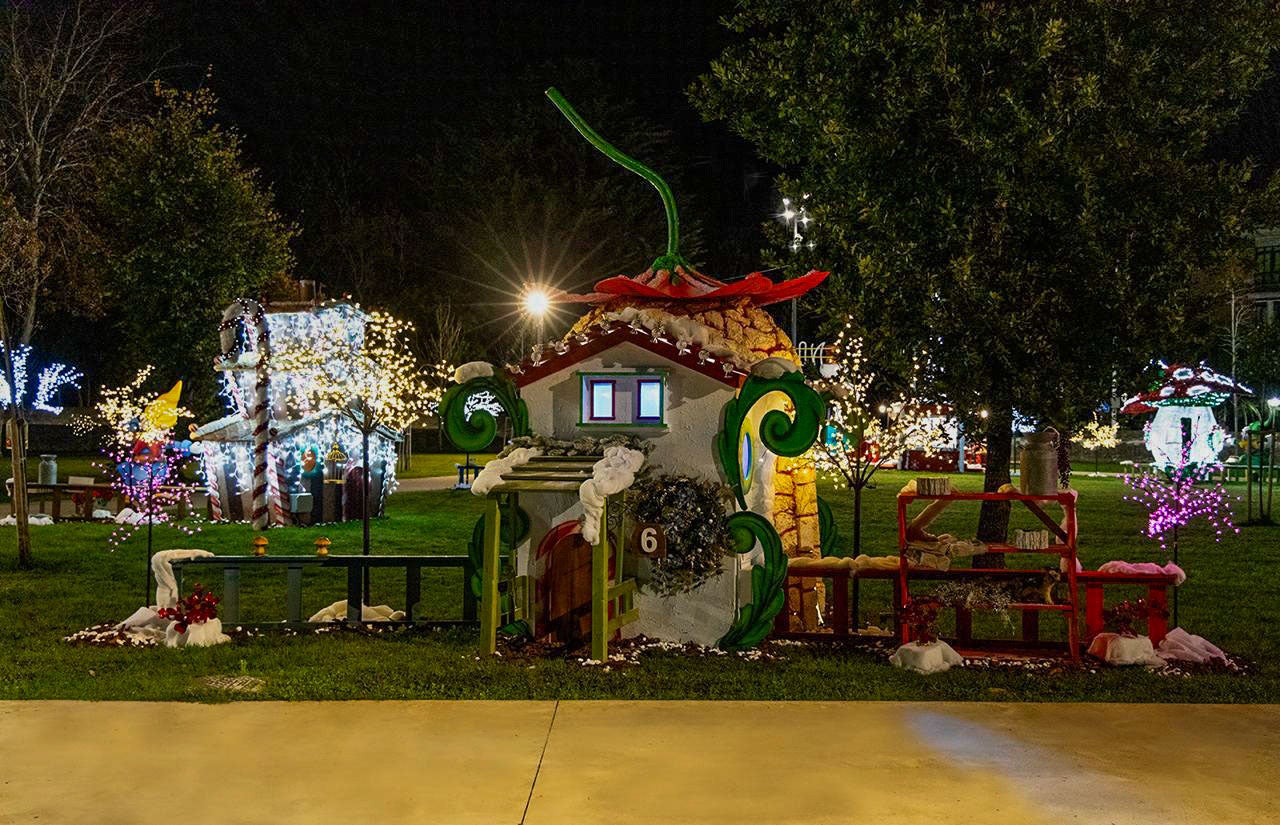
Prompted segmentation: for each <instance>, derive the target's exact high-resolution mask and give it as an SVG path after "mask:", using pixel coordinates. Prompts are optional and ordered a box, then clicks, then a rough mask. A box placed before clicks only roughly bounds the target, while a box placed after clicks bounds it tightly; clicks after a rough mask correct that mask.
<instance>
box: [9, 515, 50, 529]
mask: <svg viewBox="0 0 1280 825" xmlns="http://www.w3.org/2000/svg"><path fill="white" fill-rule="evenodd" d="M17 523H18V520H17V519H16V518H14V517H13V516H5V517H4V518H0V527H13V526H14V525H15V524H17ZM27 524H30V525H31V526H32V527H45V526H46V525H49V524H53V516H51V515H49V514H48V513H30V514H28V515H27Z"/></svg>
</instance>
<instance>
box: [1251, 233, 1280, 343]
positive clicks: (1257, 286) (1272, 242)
mask: <svg viewBox="0 0 1280 825" xmlns="http://www.w3.org/2000/svg"><path fill="white" fill-rule="evenodd" d="M1254 243H1255V247H1256V251H1257V260H1258V266H1257V269H1256V270H1255V273H1254V281H1253V291H1252V292H1250V293H1249V298H1250V299H1251V300H1252V301H1253V304H1254V306H1255V307H1256V308H1257V312H1258V315H1257V318H1258V320H1259V321H1274V320H1276V318H1277V317H1278V316H1280V229H1268V230H1265V231H1262V232H1259V233H1258V234H1257V235H1255V236H1254Z"/></svg>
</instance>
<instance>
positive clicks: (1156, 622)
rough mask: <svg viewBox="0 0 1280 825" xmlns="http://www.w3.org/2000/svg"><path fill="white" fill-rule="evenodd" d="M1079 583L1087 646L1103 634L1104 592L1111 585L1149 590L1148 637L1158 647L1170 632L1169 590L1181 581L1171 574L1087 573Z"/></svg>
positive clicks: (1096, 571)
mask: <svg viewBox="0 0 1280 825" xmlns="http://www.w3.org/2000/svg"><path fill="white" fill-rule="evenodd" d="M1076 581H1078V582H1080V584H1082V585H1084V639H1083V641H1084V643H1085V644H1086V645H1087V644H1088V643H1089V642H1090V641H1092V640H1093V637H1094V636H1097V635H1098V634H1099V633H1101V632H1102V631H1103V628H1104V627H1105V621H1104V619H1103V606H1104V602H1103V599H1104V596H1105V593H1104V589H1105V588H1106V587H1107V586H1108V585H1117V586H1124V585H1129V586H1142V587H1146V588H1147V635H1148V636H1149V637H1151V644H1152V645H1156V646H1158V645H1159V644H1160V643H1161V642H1162V641H1164V637H1165V636H1166V635H1167V634H1168V632H1169V620H1168V618H1167V617H1166V616H1165V609H1166V608H1167V607H1168V604H1169V588H1170V587H1174V586H1175V584H1176V582H1177V578H1176V577H1175V576H1173V575H1171V574H1169V573H1103V572H1101V571H1099V570H1086V571H1084V572H1081V573H1077V574H1076Z"/></svg>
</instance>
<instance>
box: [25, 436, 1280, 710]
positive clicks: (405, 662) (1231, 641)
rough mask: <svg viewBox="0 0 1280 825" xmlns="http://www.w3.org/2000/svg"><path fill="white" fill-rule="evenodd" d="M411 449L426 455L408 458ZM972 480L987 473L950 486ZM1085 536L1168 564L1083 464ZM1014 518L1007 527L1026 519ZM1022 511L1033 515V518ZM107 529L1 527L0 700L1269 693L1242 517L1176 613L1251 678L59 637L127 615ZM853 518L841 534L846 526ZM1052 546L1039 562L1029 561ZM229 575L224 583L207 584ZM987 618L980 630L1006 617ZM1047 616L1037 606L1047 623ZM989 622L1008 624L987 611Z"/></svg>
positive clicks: (1200, 569) (251, 574) (465, 517)
mask: <svg viewBox="0 0 1280 825" xmlns="http://www.w3.org/2000/svg"><path fill="white" fill-rule="evenodd" d="M418 458H419V459H421V458H422V456H419V457H418ZM907 477H908V476H906V475H905V474H900V473H885V474H884V475H883V476H882V477H881V480H880V485H879V486H878V487H877V489H875V490H872V491H870V492H869V494H868V495H867V496H866V498H865V502H864V504H865V520H864V533H863V540H864V550H865V551H866V552H871V553H891V552H893V551H894V547H895V541H896V538H895V537H896V519H895V511H894V503H893V501H894V500H893V495H894V493H895V492H896V491H897V489H898V488H899V487H900V486H901V484H902V483H903V482H904V481H905V480H906V478H907ZM958 483H959V484H962V485H964V486H966V487H977V486H978V485H980V484H981V479H980V478H979V477H978V476H969V477H966V478H965V479H963V480H961V481H959V482H958ZM1078 487H1079V489H1080V493H1081V496H1080V518H1081V529H1080V540H1081V550H1082V557H1083V561H1084V563H1085V565H1086V566H1087V567H1096V566H1097V565H1098V564H1099V563H1101V562H1103V561H1106V560H1108V559H1112V558H1126V559H1129V560H1132V561H1140V560H1159V559H1160V554H1159V551H1158V547H1157V546H1155V545H1153V544H1152V543H1150V542H1148V541H1146V540H1145V539H1143V538H1141V537H1140V536H1139V535H1138V531H1139V529H1140V528H1141V526H1142V524H1143V518H1144V517H1143V514H1142V513H1141V512H1140V511H1139V509H1138V508H1137V507H1136V506H1135V505H1132V504H1129V503H1127V502H1124V501H1122V500H1121V492H1122V490H1123V487H1122V485H1121V484H1120V482H1119V481H1117V480H1114V479H1087V478H1083V479H1079V480H1078ZM825 495H826V496H827V497H828V498H830V499H831V500H832V501H833V502H834V503H835V504H836V505H837V508H838V513H839V517H840V523H841V526H842V528H847V525H849V523H850V521H851V511H850V507H849V504H848V501H847V498H846V497H843V496H841V494H838V493H835V492H833V491H831V490H826V491H825ZM480 509H481V508H480V502H479V501H478V500H477V499H475V498H473V497H472V496H470V495H469V494H466V493H454V492H438V493H402V494H397V495H396V496H394V497H393V498H392V499H391V504H390V508H389V516H388V517H387V518H386V519H382V520H380V521H378V522H377V523H376V524H375V525H374V534H373V535H374V542H375V552H380V553H461V552H464V549H463V548H464V545H465V541H466V538H467V536H468V535H469V534H470V531H471V527H472V525H473V523H474V521H475V519H476V518H477V517H478V516H479V514H480ZM975 521H976V508H975V509H969V510H963V509H961V505H956V506H954V507H953V508H952V510H951V511H949V512H948V513H946V514H944V516H943V517H942V518H940V519H939V520H938V521H937V522H935V524H936V525H937V526H938V527H939V528H941V529H943V530H949V531H951V532H954V533H956V534H957V535H970V534H972V531H973V525H974V523H975ZM1020 523H1023V522H1020V521H1019V522H1015V525H1016V524H1020ZM1026 523H1027V524H1029V523H1030V522H1026ZM111 529H112V528H111V527H110V526H105V525H96V524H60V525H56V526H53V527H41V528H37V529H35V530H33V535H34V543H35V556H36V568H35V569H34V570H29V571H19V570H17V569H16V563H15V551H14V547H13V533H12V531H11V530H4V531H0V698H6V699H9V698H65V699H153V700H159V699H186V700H202V701H219V700H223V699H226V698H230V697H229V696H228V695H227V694H224V693H220V692H216V691H213V690H210V689H208V688H205V687H202V686H201V683H200V681H199V679H200V677H202V676H207V675H239V674H247V675H251V676H256V677H259V678H261V679H263V680H265V686H264V687H263V690H262V691H261V692H260V693H257V694H252V698H262V699H356V698H409V697H415V698H646V699H651V698H700V699H708V698H710V699H976V700H1012V699H1022V700H1034V701H1040V700H1055V701H1056V700H1067V701H1080V700H1098V701H1195V702H1201V701H1203V702H1262V701H1277V700H1280V666H1278V665H1277V664H1276V663H1275V662H1276V659H1277V656H1278V655H1280V631H1277V625H1278V624H1280V584H1277V579H1276V576H1275V574H1274V572H1273V571H1275V570H1276V568H1277V563H1280V528H1261V527H1254V528H1245V529H1244V531H1243V532H1242V533H1241V535H1239V536H1232V537H1230V538H1227V539H1225V540H1224V541H1223V542H1222V543H1221V544H1214V542H1213V541H1212V540H1211V539H1209V538H1208V537H1206V536H1204V535H1203V532H1202V531H1201V530H1198V529H1192V530H1189V531H1187V532H1188V533H1189V535H1186V536H1185V539H1184V543H1183V552H1182V561H1183V565H1184V567H1186V569H1187V570H1188V572H1189V574H1190V578H1189V580H1188V581H1187V583H1186V585H1185V586H1184V587H1183V588H1182V590H1181V612H1182V623H1183V625H1184V626H1186V627H1187V628H1188V629H1189V630H1191V631H1192V632H1196V633H1200V634H1202V635H1204V636H1206V637H1207V638H1209V639H1210V640H1211V641H1213V642H1215V643H1217V644H1219V645H1220V646H1222V647H1224V648H1226V649H1227V650H1229V651H1231V652H1233V653H1236V654H1239V655H1243V656H1245V657H1247V658H1249V659H1251V660H1253V661H1255V662H1257V663H1258V665H1257V668H1256V670H1255V672H1253V673H1252V674H1250V675H1247V676H1236V675H1226V674H1209V675H1197V676H1191V677H1177V678H1171V677H1166V676H1159V675H1156V674H1152V673H1148V672H1145V671H1142V670H1133V669H1124V670H1120V669H1114V670H1111V669H1103V668H1098V669H1097V672H1095V673H1090V672H1088V671H1087V670H1086V671H1082V672H1067V673H1062V674H1055V675H1045V674H1034V675H1033V674H1028V673H1021V672H1017V673H1014V672H997V671H984V670H976V669H975V670H964V669H959V670H953V671H951V672H949V673H946V674H941V675H938V676H933V677H920V676H917V675H914V674H910V673H905V672H902V671H898V670H896V669H894V668H892V667H890V666H889V665H888V664H887V663H886V662H885V661H884V660H883V658H881V657H879V656H876V655H874V654H872V653H869V652H864V651H862V650H853V649H836V648H828V647H824V646H795V645H786V646H777V647H775V648H773V650H772V652H773V654H775V656H776V658H771V659H767V660H764V661H749V660H747V659H745V658H743V657H740V656H708V657H700V656H684V655H679V654H646V655H645V656H643V657H642V658H641V662H640V664H639V665H637V666H634V667H627V668H619V669H613V670H611V671H610V672H604V671H603V670H602V669H600V668H589V667H583V666H581V665H579V664H578V663H577V662H576V661H573V660H565V659H560V658H557V659H533V660H528V659H521V660H519V661H514V660H513V661H507V660H504V659H501V658H495V659H486V660H481V659H480V658H479V657H478V656H477V654H476V644H477V636H476V633H475V632H474V631H465V630H452V631H429V630H416V631H398V632H384V633H381V634H362V633H357V632H346V631H344V632H334V633H325V634H319V635H317V634H310V633H302V634H297V635H294V634H288V633H285V632H267V633H264V634H263V635H261V636H257V637H252V638H242V639H239V640H237V641H235V642H233V643H231V644H226V645H220V646H217V647H214V648H206V649H191V650H185V649H181V650H170V649H164V648H152V649H131V650H126V649H103V648H91V647H76V646H72V645H68V644H66V643H64V642H62V637H63V636H65V635H67V634H69V633H71V632H73V631H75V630H78V629H80V628H83V627H87V626H89V625H92V624H95V623H98V622H102V621H106V620H118V619H121V618H124V617H125V616H126V615H128V614H129V613H130V612H132V610H133V609H134V608H136V607H137V606H138V605H139V604H141V603H142V599H143V583H144V566H143V556H144V552H145V551H144V545H143V544H142V543H141V541H140V538H141V537H140V536H139V537H135V538H134V539H133V540H131V541H130V542H128V543H126V544H125V545H123V546H122V547H120V548H119V549H117V550H115V551H114V552H112V551H110V550H109V549H108V544H107V537H108V535H109V534H110V532H111ZM846 532H847V529H846ZM253 535H254V533H253V531H252V530H251V529H250V528H249V527H248V526H247V525H212V526H206V527H205V528H204V531H203V532H202V533H201V534H199V535H197V536H195V537H192V538H188V537H185V536H182V535H180V534H178V533H176V532H174V531H172V530H169V529H167V528H159V529H157V531H156V538H157V541H156V546H157V548H165V547H202V548H205V549H209V550H213V551H214V552H217V553H241V552H243V553H247V552H249V549H250V541H251V539H252V538H253ZM319 535H327V536H329V537H330V538H331V539H332V540H333V548H332V550H333V552H334V553H346V552H358V548H359V535H360V525H359V524H358V523H352V524H344V525H330V526H325V527H318V528H309V529H284V530H273V531H271V532H270V533H269V538H270V541H271V553H272V555H283V554H289V553H299V554H310V553H311V552H312V542H313V541H314V539H315V538H316V537H317V536H319ZM1038 558H1044V557H1038ZM210 584H211V585H212V586H213V589H214V590H215V591H216V590H219V589H220V582H216V581H215V582H210ZM242 587H243V591H242V615H243V617H244V618H245V619H246V620H249V619H252V618H254V617H256V618H260V619H272V618H278V617H279V616H280V615H281V614H282V613H283V609H284V596H283V594H284V572H283V571H277V572H272V573H270V574H267V573H263V574H262V575H257V571H247V572H246V573H245V574H244V578H243V582H242ZM373 588H374V600H375V602H380V601H385V602H388V603H391V604H392V605H394V606H397V607H398V606H400V602H401V601H403V595H402V593H403V581H402V576H401V575H397V574H396V573H395V572H392V571H378V573H377V574H375V577H374V581H373ZM460 588H461V575H460V573H459V572H458V571H452V570H450V571H440V572H429V573H428V574H427V575H426V576H424V583H423V606H424V608H425V610H426V613H427V615H428V616H434V617H438V618H452V617H456V616H458V615H459V614H460V598H459V592H460ZM344 596H345V593H344V582H343V579H342V576H341V574H340V573H339V572H337V571H318V570H317V571H308V572H307V573H306V580H305V587H304V605H303V607H304V611H305V612H306V614H308V615H309V614H310V613H311V612H313V611H314V610H316V609H318V608H320V607H322V606H324V605H326V604H328V603H330V602H332V601H335V600H337V599H341V598H343V597H344ZM887 603H888V587H887V585H885V584H880V583H872V584H868V585H866V586H865V587H864V612H863V620H864V621H867V620H873V619H875V617H876V614H877V612H878V611H879V610H881V609H884V608H887ZM997 625H998V623H996V622H994V620H992V621H990V622H988V623H987V626H997ZM1052 626H1053V622H1052V621H1051V620H1048V619H1046V621H1045V629H1046V630H1048V629H1050V628H1051V627H1052ZM996 629H999V627H998V626H997V627H996Z"/></svg>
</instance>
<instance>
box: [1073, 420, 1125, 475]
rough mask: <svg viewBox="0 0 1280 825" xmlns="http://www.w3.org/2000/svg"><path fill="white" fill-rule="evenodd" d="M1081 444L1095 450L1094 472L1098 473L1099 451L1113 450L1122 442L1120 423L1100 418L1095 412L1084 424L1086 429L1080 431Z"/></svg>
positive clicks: (1087, 448)
mask: <svg viewBox="0 0 1280 825" xmlns="http://www.w3.org/2000/svg"><path fill="white" fill-rule="evenodd" d="M1078 440H1079V443H1080V446H1081V447H1083V448H1084V449H1086V450H1093V474H1094V475H1097V474H1098V451H1099V450H1112V449H1115V448H1116V447H1117V446H1119V444H1120V425H1119V423H1117V422H1115V421H1112V422H1110V423H1107V422H1105V421H1103V420H1101V419H1100V418H1098V415H1097V413H1094V416H1093V420H1092V421H1090V422H1089V423H1088V424H1086V425H1084V429H1083V430H1081V431H1080V437H1079V439H1078Z"/></svg>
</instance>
